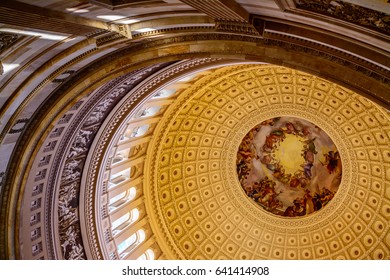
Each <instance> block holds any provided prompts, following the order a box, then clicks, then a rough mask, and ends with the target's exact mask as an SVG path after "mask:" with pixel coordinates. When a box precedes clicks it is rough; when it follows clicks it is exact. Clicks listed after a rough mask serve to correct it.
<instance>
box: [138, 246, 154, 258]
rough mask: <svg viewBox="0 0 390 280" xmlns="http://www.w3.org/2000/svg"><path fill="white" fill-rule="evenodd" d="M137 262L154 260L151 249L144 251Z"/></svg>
mask: <svg viewBox="0 0 390 280" xmlns="http://www.w3.org/2000/svg"><path fill="white" fill-rule="evenodd" d="M137 260H140V261H144V260H154V251H153V250H152V249H148V250H146V252H145V253H143V254H142V255H141V256H139V258H138V259H137Z"/></svg>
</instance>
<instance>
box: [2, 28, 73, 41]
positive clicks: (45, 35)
mask: <svg viewBox="0 0 390 280" xmlns="http://www.w3.org/2000/svg"><path fill="white" fill-rule="evenodd" d="M0 31H4V32H10V33H16V34H22V35H28V36H37V37H41V38H42V39H47V40H52V41H61V40H64V39H65V38H67V37H66V36H61V35H53V34H48V33H44V32H37V31H27V30H20V29H13V28H0Z"/></svg>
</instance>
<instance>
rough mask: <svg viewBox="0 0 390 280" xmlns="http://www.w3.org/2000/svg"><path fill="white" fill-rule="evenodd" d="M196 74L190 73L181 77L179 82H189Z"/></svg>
mask: <svg viewBox="0 0 390 280" xmlns="http://www.w3.org/2000/svg"><path fill="white" fill-rule="evenodd" d="M194 76H195V75H189V76H187V77H184V78H181V79H180V80H179V81H178V82H188V81H191V80H192V79H193V78H194Z"/></svg>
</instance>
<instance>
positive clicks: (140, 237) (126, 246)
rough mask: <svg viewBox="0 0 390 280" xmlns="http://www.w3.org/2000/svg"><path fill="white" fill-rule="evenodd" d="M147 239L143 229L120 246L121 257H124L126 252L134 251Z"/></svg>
mask: <svg viewBox="0 0 390 280" xmlns="http://www.w3.org/2000/svg"><path fill="white" fill-rule="evenodd" d="M145 237H146V235H145V231H144V230H143V229H140V230H138V231H137V232H136V233H134V234H132V235H131V236H130V237H128V238H127V239H125V240H124V241H123V242H122V243H121V244H119V245H118V253H119V254H120V255H121V257H124V254H122V253H124V251H128V252H130V251H132V250H133V249H134V248H135V247H137V246H138V245H139V244H141V243H142V242H143V241H144V240H145Z"/></svg>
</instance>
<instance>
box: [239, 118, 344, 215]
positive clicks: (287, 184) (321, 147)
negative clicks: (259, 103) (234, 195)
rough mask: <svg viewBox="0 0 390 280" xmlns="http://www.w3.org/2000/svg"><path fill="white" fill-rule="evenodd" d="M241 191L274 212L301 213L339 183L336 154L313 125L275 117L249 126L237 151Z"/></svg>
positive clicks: (329, 195)
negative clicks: (251, 126)
mask: <svg viewBox="0 0 390 280" xmlns="http://www.w3.org/2000/svg"><path fill="white" fill-rule="evenodd" d="M237 175H238V178H239V181H240V183H241V186H242V188H243V190H244V191H245V193H246V195H247V196H248V197H249V198H251V199H252V200H253V201H255V202H256V203H257V204H258V205H260V206H261V207H262V208H264V209H265V210H266V211H269V212H271V213H273V214H276V215H280V216H287V217H296V216H305V215H309V214H311V213H314V212H316V211H318V210H320V209H322V208H323V207H324V206H325V205H326V204H327V203H328V202H329V201H330V200H331V199H332V198H333V197H334V195H335V193H336V192H337V190H338V187H339V185H340V182H341V176H342V163H341V158H340V154H339V152H338V150H337V148H336V146H335V144H334V143H333V141H332V140H331V139H330V137H329V136H328V135H327V134H326V133H325V132H324V131H323V130H322V129H321V128H319V127H318V126H317V125H314V124H312V123H311V122H308V121H306V120H303V119H300V118H295V117H276V118H272V119H268V120H265V121H263V122H261V123H260V124H258V125H256V126H255V127H254V128H252V129H251V130H250V131H249V132H248V134H247V135H246V136H245V137H244V139H243V140H242V142H241V145H240V146H239V150H238V152H237Z"/></svg>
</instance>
